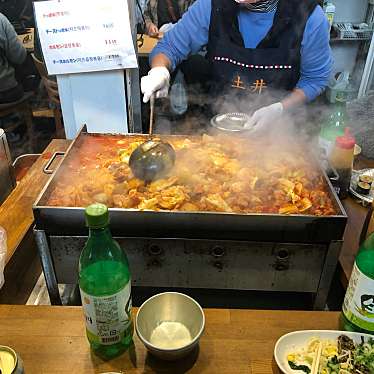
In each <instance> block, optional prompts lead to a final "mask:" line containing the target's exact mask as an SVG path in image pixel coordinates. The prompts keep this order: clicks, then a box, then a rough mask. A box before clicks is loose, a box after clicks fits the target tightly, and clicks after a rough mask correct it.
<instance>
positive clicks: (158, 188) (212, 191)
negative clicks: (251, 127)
mask: <svg viewBox="0 0 374 374" xmlns="http://www.w3.org/2000/svg"><path fill="white" fill-rule="evenodd" d="M119 139H120V140H119ZM143 141H144V139H143V138H141V137H136V136H132V137H124V138H118V137H115V136H87V137H86V138H85V139H84V141H83V142H82V144H80V146H79V147H78V148H77V149H74V150H72V151H73V152H71V154H70V155H69V158H68V159H67V160H66V161H67V163H66V164H65V167H64V168H63V169H62V170H61V173H60V175H59V178H58V179H57V183H56V185H55V187H54V189H53V191H52V193H51V194H50V197H49V200H48V205H50V206H68V207H70V206H74V207H84V206H87V205H88V204H91V203H93V202H102V203H105V204H107V205H108V206H109V207H117V208H125V209H129V208H134V209H140V210H146V209H150V210H180V211H217V212H234V213H280V214H309V215H318V216H319V215H332V214H334V213H335V211H334V208H333V205H332V201H331V199H330V197H329V194H328V192H327V186H326V184H325V181H324V178H323V176H322V175H321V174H320V173H319V172H318V169H317V168H316V167H315V165H314V164H313V162H311V160H310V159H308V156H307V155H306V154H304V150H303V148H302V147H301V146H297V145H291V146H289V147H280V146H277V147H276V148H274V147H271V149H270V148H268V147H269V146H268V145H266V144H260V143H258V142H255V141H251V140H248V139H240V138H237V137H232V138H231V137H228V136H221V137H210V136H207V135H203V136H201V137H192V138H185V137H183V136H181V137H169V138H167V141H168V142H169V143H170V144H171V145H172V146H173V148H174V149H175V152H176V162H175V165H174V167H173V169H172V170H171V171H170V172H169V174H168V175H166V176H165V177H164V178H163V179H159V180H156V181H153V182H152V183H148V184H147V183H145V182H144V181H142V180H139V179H137V178H135V177H134V176H133V174H132V172H131V169H130V167H129V165H128V163H129V158H130V155H131V153H132V152H133V150H134V149H135V148H136V147H137V146H138V145H139V144H141V143H142V142H143Z"/></svg>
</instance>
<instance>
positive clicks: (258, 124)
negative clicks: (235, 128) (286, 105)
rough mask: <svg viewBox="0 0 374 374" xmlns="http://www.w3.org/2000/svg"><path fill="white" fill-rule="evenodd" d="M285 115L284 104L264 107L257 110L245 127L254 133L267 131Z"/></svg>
mask: <svg viewBox="0 0 374 374" xmlns="http://www.w3.org/2000/svg"><path fill="white" fill-rule="evenodd" d="M282 113H283V104H282V103H280V102H278V103H275V104H271V105H269V106H264V107H263V108H260V109H258V110H256V111H255V112H254V113H253V115H252V117H251V118H250V119H249V121H248V122H247V123H246V124H245V125H244V127H245V128H247V129H252V128H253V130H254V131H261V132H262V131H266V129H268V128H270V127H271V125H272V124H273V122H274V121H276V120H278V119H279V117H280V116H281V115H282Z"/></svg>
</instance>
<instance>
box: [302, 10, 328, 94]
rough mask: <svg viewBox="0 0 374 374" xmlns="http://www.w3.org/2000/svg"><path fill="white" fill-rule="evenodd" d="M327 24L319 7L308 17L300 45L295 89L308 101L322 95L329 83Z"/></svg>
mask: <svg viewBox="0 0 374 374" xmlns="http://www.w3.org/2000/svg"><path fill="white" fill-rule="evenodd" d="M329 38H330V35H329V24H328V21H327V18H326V16H325V14H324V12H323V10H322V8H321V7H320V6H317V7H316V9H315V10H314V11H313V13H312V14H311V15H310V17H309V19H308V21H307V24H306V26H305V30H304V36H303V41H302V43H301V71H300V79H299V82H298V83H297V85H296V87H297V88H300V89H302V90H303V91H304V93H305V96H306V97H307V99H308V101H311V100H313V99H315V98H316V97H317V96H318V95H320V94H321V93H322V91H323V90H324V88H325V87H326V86H327V83H328V81H329V78H330V75H331V71H332V64H333V58H332V53H331V48H330V44H329Z"/></svg>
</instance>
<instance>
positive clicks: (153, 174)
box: [129, 95, 175, 182]
mask: <svg viewBox="0 0 374 374" xmlns="http://www.w3.org/2000/svg"><path fill="white" fill-rule="evenodd" d="M154 104H155V98H154V95H152V96H151V99H150V116H149V137H150V139H149V140H147V141H146V142H144V143H143V144H140V145H139V146H138V147H137V148H136V149H135V150H134V151H133V152H132V153H131V155H130V160H129V166H130V168H131V171H132V172H133V174H134V175H135V177H136V178H139V179H141V180H144V181H145V182H152V181H153V180H155V179H159V178H162V177H163V176H164V175H165V174H167V172H168V171H170V169H171V168H172V167H173V165H174V162H175V151H174V148H173V147H172V146H171V145H170V144H169V143H167V142H163V141H162V140H161V139H158V138H156V139H152V136H153V118H154Z"/></svg>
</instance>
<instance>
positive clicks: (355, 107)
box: [347, 91, 374, 158]
mask: <svg viewBox="0 0 374 374" xmlns="http://www.w3.org/2000/svg"><path fill="white" fill-rule="evenodd" d="M347 111H348V116H349V117H350V123H349V127H350V128H351V129H352V132H353V134H354V136H355V138H356V143H357V144H359V145H360V146H361V147H362V154H363V155H364V156H365V157H368V158H374V91H371V92H369V94H368V96H366V97H364V98H362V99H356V100H353V101H352V102H351V103H349V104H348V105H347Z"/></svg>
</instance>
